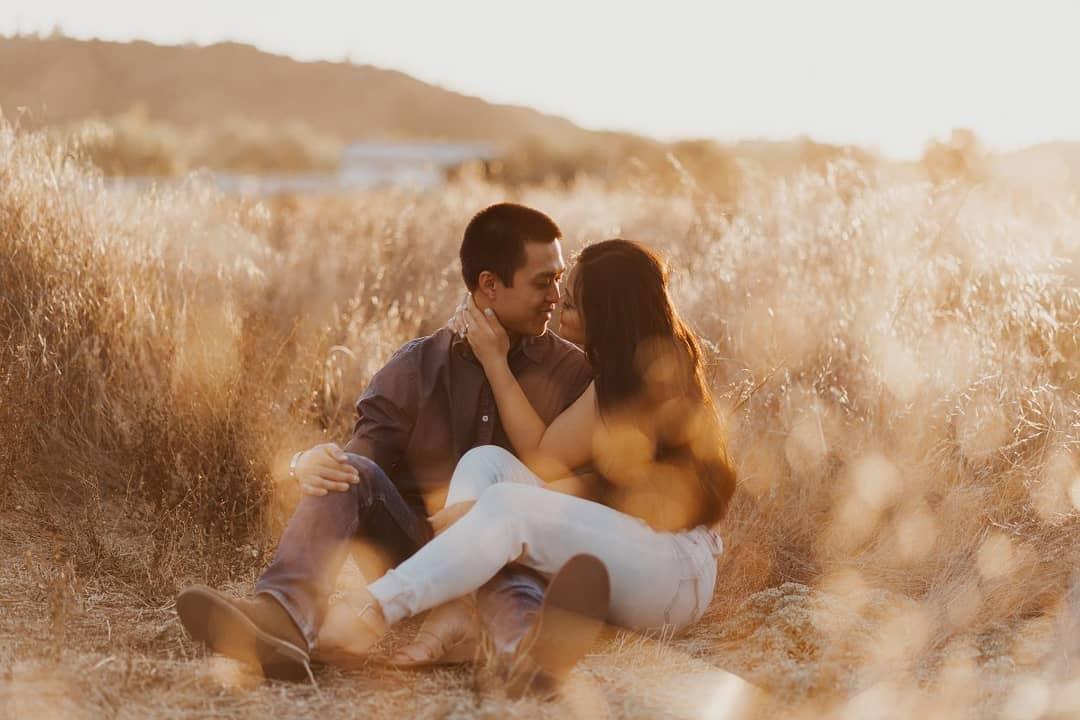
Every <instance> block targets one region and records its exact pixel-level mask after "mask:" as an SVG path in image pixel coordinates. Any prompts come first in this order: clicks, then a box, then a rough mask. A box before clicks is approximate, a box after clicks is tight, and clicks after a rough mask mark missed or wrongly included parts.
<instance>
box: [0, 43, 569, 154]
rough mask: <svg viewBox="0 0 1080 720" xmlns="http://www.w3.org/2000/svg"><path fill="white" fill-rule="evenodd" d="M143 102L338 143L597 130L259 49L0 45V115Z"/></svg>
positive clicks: (553, 138)
mask: <svg viewBox="0 0 1080 720" xmlns="http://www.w3.org/2000/svg"><path fill="white" fill-rule="evenodd" d="M134 105H142V106H143V107H145V109H146V111H147V112H148V113H149V114H150V116H151V117H153V118H157V119H160V120H163V121H166V122H169V123H171V124H174V125H176V126H178V127H181V128H183V127H195V126H199V125H204V124H210V123H216V122H220V121H221V120H223V119H225V118H229V117H237V118H244V119H247V120H251V121H255V122H260V123H265V124H274V125H283V124H286V123H289V122H290V121H291V122H303V123H305V124H307V125H309V126H310V127H311V128H312V129H313V130H315V131H316V132H319V133H323V134H327V135H331V136H334V137H336V138H338V139H339V140H344V141H348V140H353V139H360V138H438V139H452V140H488V141H493V142H504V143H513V142H517V141H520V140H523V139H525V138H536V139H540V140H543V141H544V142H546V143H548V144H551V145H555V146H567V145H575V144H579V143H581V142H584V141H585V140H586V139H587V138H588V136H589V133H587V132H586V131H584V130H582V129H580V128H578V127H576V126H575V125H574V124H573V123H571V122H569V121H567V120H564V119H562V118H557V117H552V116H550V115H544V114H542V113H539V112H536V111H535V110H531V109H528V108H523V107H513V106H508V105H495V104H492V103H489V102H486V101H484V100H481V99H479V98H475V97H468V96H465V95H461V94H458V93H454V92H451V91H449V90H445V89H443V88H439V87H436V86H433V85H428V84H426V83H423V82H420V81H419V80H416V79H414V78H411V77H409V76H408V75H405V74H403V73H400V72H395V71H392V70H383V69H380V68H376V67H371V66H369V65H353V64H350V63H331V62H299V61H296V60H293V59H291V58H287V57H282V56H279V55H271V54H269V53H265V52H261V51H259V50H257V49H256V48H254V47H250V46H247V45H239V44H235V43H222V44H218V45H212V46H209V47H199V46H193V45H188V46H169V47H165V46H158V45H153V44H151V43H147V42H131V43H116V42H105V41H99V40H92V41H82V40H74V39H70V38H64V37H57V38H50V39H37V38H29V37H15V38H0V107H3V108H4V109H5V112H7V113H11V112H12V111H13V110H14V109H15V108H16V107H19V106H23V107H26V108H28V109H29V110H30V112H31V120H32V121H33V122H38V123H46V124H63V123H70V122H73V121H78V120H81V119H84V118H87V117H92V116H112V115H117V114H120V113H123V112H125V111H127V110H128V109H129V108H131V107H132V106H134Z"/></svg>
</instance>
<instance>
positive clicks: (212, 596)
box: [176, 585, 314, 682]
mask: <svg viewBox="0 0 1080 720" xmlns="http://www.w3.org/2000/svg"><path fill="white" fill-rule="evenodd" d="M176 613H177V615H179V616H180V622H181V623H183V625H184V629H185V630H187V632H188V634H189V635H190V636H191V637H192V639H194V640H198V641H199V642H202V643H205V644H206V645H207V646H209V647H210V649H211V650H213V651H214V652H218V653H221V654H222V655H227V656H228V657H231V658H234V659H236V660H240V661H241V662H245V663H247V664H249V665H254V666H257V667H259V668H260V669H261V670H262V673H263V675H264V676H265V677H268V678H271V679H274V680H290V681H293V682H295V681H299V680H305V679H312V682H314V680H313V678H312V675H311V666H310V662H311V658H310V655H309V654H308V650H307V641H306V640H305V639H304V636H303V634H302V633H301V632H300V629H299V628H298V627H297V626H296V623H294V622H293V620H292V618H291V617H290V616H289V614H288V612H286V611H285V608H284V607H282V606H281V603H279V602H278V601H277V600H275V599H274V598H273V597H271V596H269V595H258V596H256V597H254V598H251V599H247V598H233V597H229V596H228V595H225V594H224V593H221V592H218V591H217V590H214V589H213V588H209V587H206V586H205V585H193V586H192V587H189V588H185V589H184V590H183V591H182V592H181V593H180V594H179V595H177V597H176Z"/></svg>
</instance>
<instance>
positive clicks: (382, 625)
mask: <svg viewBox="0 0 1080 720" xmlns="http://www.w3.org/2000/svg"><path fill="white" fill-rule="evenodd" d="M387 630H388V627H387V625H386V619H385V618H383V614H382V608H381V607H379V603H378V601H377V600H376V599H375V597H374V596H373V595H372V594H371V593H370V592H368V589H367V588H366V587H360V588H354V589H350V590H348V591H346V592H345V594H344V595H343V596H342V597H341V598H340V599H339V600H338V601H337V602H336V603H333V604H331V605H330V607H329V608H328V609H327V611H326V619H325V620H324V621H323V625H322V628H321V629H320V630H319V638H318V642H317V643H316V647H317V648H318V655H319V656H320V657H321V658H326V657H340V656H341V655H342V654H344V655H355V656H363V655H367V654H368V653H369V652H370V651H371V648H372V647H374V646H375V644H376V643H377V642H378V641H379V640H380V639H381V638H382V637H383V635H385V634H386V631H387Z"/></svg>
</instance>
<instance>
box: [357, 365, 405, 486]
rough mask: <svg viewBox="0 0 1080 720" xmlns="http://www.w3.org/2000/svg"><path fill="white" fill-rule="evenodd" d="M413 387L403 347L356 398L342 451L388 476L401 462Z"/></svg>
mask: <svg viewBox="0 0 1080 720" xmlns="http://www.w3.org/2000/svg"><path fill="white" fill-rule="evenodd" d="M417 387H418V382H417V377H416V370H415V366H414V362H413V358H412V356H411V353H410V352H409V346H406V347H404V348H402V349H401V350H399V351H398V352H397V353H395V355H394V356H393V357H392V358H390V362H388V363H387V364H386V365H384V366H383V367H382V369H381V370H379V371H378V372H377V373H375V376H374V377H373V378H371V382H370V383H368V386H367V388H366V389H365V390H364V392H363V393H362V394H361V395H360V398H359V399H358V400H357V401H356V415H357V419H356V425H355V426H354V427H353V433H352V438H351V439H350V440H349V443H348V444H347V445H346V446H345V451H346V452H351V453H356V454H357V455H363V456H364V457H366V458H368V459H370V460H372V461H373V462H375V464H376V465H378V466H379V467H380V468H382V470H383V472H385V473H386V474H387V475H390V474H391V472H392V471H393V470H394V468H396V467H397V466H398V465H399V464H400V463H401V460H402V457H403V456H404V454H405V448H406V446H407V445H408V442H409V436H410V435H411V434H412V430H413V426H414V424H415V422H416V414H417V407H418V404H419V401H418V397H417Z"/></svg>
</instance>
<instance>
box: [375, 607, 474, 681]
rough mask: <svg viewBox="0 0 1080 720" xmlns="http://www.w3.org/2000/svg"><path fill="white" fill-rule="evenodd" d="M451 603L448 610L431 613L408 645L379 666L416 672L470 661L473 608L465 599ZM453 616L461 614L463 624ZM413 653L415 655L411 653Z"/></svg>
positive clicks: (472, 639)
mask: <svg viewBox="0 0 1080 720" xmlns="http://www.w3.org/2000/svg"><path fill="white" fill-rule="evenodd" d="M453 603H454V604H453V605H452V606H451V605H447V606H443V607H442V608H436V609H435V610H433V611H432V612H433V613H435V614H433V615H429V616H428V617H427V619H425V621H424V624H423V625H421V626H420V630H419V631H417V633H416V636H415V637H414V638H413V639H412V641H411V642H409V643H408V644H406V645H404V646H402V647H400V648H398V649H397V651H395V652H394V653H393V654H392V655H391V656H390V657H389V658H387V659H386V660H384V661H383V663H384V664H386V665H389V666H391V667H396V668H408V669H420V668H426V667H434V666H437V665H458V664H461V663H469V662H472V661H474V660H475V659H476V643H475V636H476V633H475V629H476V608H475V606H474V605H473V604H472V603H471V602H470V600H469V599H467V598H460V599H458V600H455V601H453ZM438 613H449V615H447V614H443V615H439V614H438ZM455 613H464V614H465V616H466V619H464V620H463V619H462V616H458V615H455ZM429 623H431V624H433V625H434V629H429ZM470 630H472V631H473V632H470ZM448 638H452V639H450V640H448ZM417 649H418V650H419V652H411V651H414V650H417Z"/></svg>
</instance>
